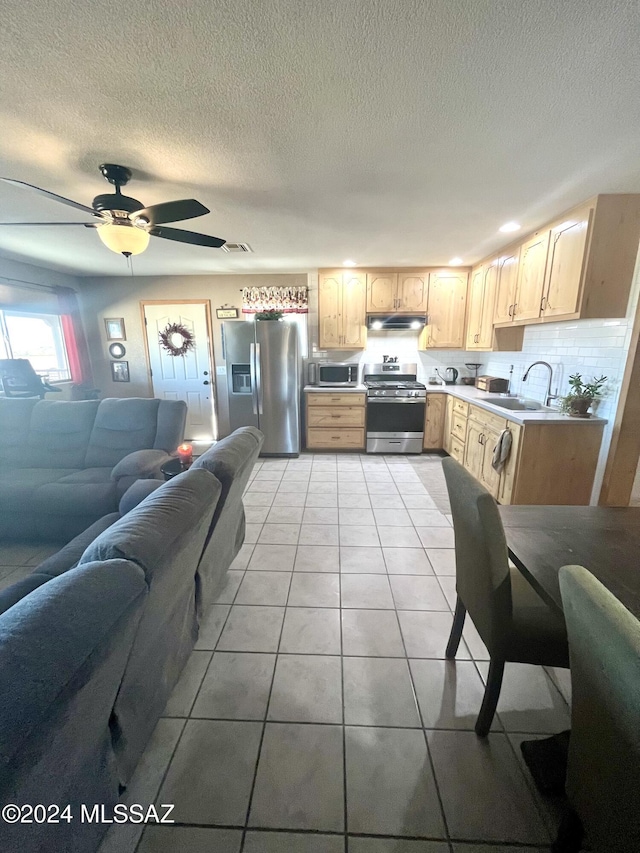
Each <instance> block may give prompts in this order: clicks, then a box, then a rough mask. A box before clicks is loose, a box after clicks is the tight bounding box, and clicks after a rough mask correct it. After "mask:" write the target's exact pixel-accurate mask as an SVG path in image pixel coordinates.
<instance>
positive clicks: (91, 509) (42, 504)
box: [31, 480, 118, 518]
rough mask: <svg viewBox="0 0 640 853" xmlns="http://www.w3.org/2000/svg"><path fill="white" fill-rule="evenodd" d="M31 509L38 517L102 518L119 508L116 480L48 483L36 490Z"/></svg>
mask: <svg viewBox="0 0 640 853" xmlns="http://www.w3.org/2000/svg"><path fill="white" fill-rule="evenodd" d="M31 500H32V504H31V512H35V513H37V514H38V515H41V516H52V517H54V518H55V517H58V516H68V515H72V516H85V517H90V518H101V517H102V516H103V515H108V514H109V513H110V512H115V510H116V509H117V508H118V496H117V487H116V483H115V482H114V481H113V480H109V481H107V482H106V483H74V482H71V483H69V482H67V483H62V482H57V483H47V484H45V485H42V486H40V487H39V488H37V489H35V490H34V492H33V495H32V498H31Z"/></svg>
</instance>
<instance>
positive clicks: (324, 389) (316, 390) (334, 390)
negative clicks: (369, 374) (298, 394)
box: [302, 385, 367, 394]
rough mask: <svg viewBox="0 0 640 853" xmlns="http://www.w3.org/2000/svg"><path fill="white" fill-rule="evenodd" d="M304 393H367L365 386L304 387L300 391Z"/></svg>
mask: <svg viewBox="0 0 640 853" xmlns="http://www.w3.org/2000/svg"><path fill="white" fill-rule="evenodd" d="M302 390H303V391H304V392H305V393H307V392H309V393H312V394H325V393H326V394H355V393H358V394H365V393H366V391H367V386H366V385H350V386H348V387H345V386H343V385H338V386H336V387H333V388H331V387H328V386H327V385H305V386H304V388H303V389H302Z"/></svg>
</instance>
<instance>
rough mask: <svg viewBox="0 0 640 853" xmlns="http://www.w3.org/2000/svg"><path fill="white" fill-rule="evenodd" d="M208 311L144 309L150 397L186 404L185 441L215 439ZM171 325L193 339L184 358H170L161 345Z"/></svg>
mask: <svg viewBox="0 0 640 853" xmlns="http://www.w3.org/2000/svg"><path fill="white" fill-rule="evenodd" d="M208 308H209V305H208V303H207V302H173V303H166V304H163V305H156V304H154V303H147V304H145V305H144V319H145V328H146V334H147V348H148V352H149V363H150V367H151V382H152V384H153V395H154V397H159V398H160V399H161V400H184V401H185V403H186V404H187V406H188V411H187V425H186V427H185V434H184V437H185V440H187V441H212V440H213V439H214V438H217V425H216V419H215V409H214V400H215V391H214V384H213V383H214V376H215V373H214V369H213V352H212V347H211V341H210V336H209V323H208ZM173 323H179V324H181V325H183V326H185V327H186V328H187V329H188V330H189V331H190V332H191V333H192V335H193V340H194V348H193V349H192V350H191V351H190V352H188V353H187V354H186V355H181V356H172V355H170V354H169V353H168V352H167V351H166V350H165V349H164V348H163V346H162V345H161V342H160V334H161V333H162V332H163V331H164V330H165V329H166V328H167V326H169V325H171V324H173ZM176 340H177V339H176Z"/></svg>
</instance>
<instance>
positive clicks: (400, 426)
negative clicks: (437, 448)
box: [363, 360, 427, 453]
mask: <svg viewBox="0 0 640 853" xmlns="http://www.w3.org/2000/svg"><path fill="white" fill-rule="evenodd" d="M417 369H418V365H417V364H399V363H398V362H397V361H391V360H389V361H385V362H384V363H383V364H365V366H364V371H363V380H364V384H365V385H366V386H367V453H422V443H423V439H424V416H425V406H426V401H427V391H426V387H425V386H424V385H423V384H422V383H421V382H417V381H416V376H417Z"/></svg>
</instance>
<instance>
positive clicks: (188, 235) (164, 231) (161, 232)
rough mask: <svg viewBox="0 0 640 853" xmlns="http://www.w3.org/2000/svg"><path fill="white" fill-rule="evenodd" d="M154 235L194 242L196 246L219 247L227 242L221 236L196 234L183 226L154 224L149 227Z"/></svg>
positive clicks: (182, 241)
mask: <svg viewBox="0 0 640 853" xmlns="http://www.w3.org/2000/svg"><path fill="white" fill-rule="evenodd" d="M148 231H149V234H151V235H152V236H153V237H162V238H163V239H164V240H176V242H178V243H192V244H193V245H194V246H208V247H209V248H211V249H219V248H220V247H221V246H224V244H225V243H226V242H227V241H226V240H222V239H221V238H220V237H210V236H209V235H208V234H196V232H195V231H183V230H182V229H181V228H161V227H159V226H154V227H153V228H149V229H148Z"/></svg>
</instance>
